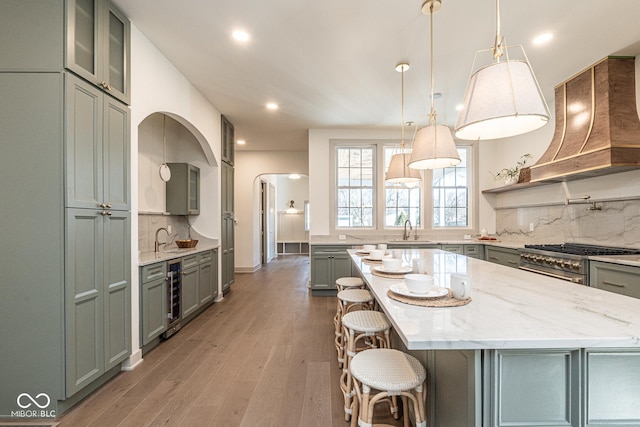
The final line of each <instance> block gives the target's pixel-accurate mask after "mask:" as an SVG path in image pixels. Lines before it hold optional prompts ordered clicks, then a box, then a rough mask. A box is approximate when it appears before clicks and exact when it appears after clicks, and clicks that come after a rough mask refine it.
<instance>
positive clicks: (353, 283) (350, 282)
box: [336, 277, 365, 292]
mask: <svg viewBox="0 0 640 427" xmlns="http://www.w3.org/2000/svg"><path fill="white" fill-rule="evenodd" d="M364 287H365V283H364V280H362V277H340V278H339V279H336V288H337V289H338V292H340V291H344V290H345V289H353V288H361V289H364Z"/></svg>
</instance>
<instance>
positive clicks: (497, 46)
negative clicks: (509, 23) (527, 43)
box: [493, 0, 504, 62]
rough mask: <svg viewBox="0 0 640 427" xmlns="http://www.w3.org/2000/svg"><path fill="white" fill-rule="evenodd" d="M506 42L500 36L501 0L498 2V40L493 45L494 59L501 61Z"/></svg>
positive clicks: (497, 0)
mask: <svg viewBox="0 0 640 427" xmlns="http://www.w3.org/2000/svg"><path fill="white" fill-rule="evenodd" d="M503 44H504V40H503V37H502V36H501V35H500V0H496V39H495V41H494V43H493V59H495V60H496V61H498V62H499V61H500V57H501V56H502V55H503V53H504V47H503Z"/></svg>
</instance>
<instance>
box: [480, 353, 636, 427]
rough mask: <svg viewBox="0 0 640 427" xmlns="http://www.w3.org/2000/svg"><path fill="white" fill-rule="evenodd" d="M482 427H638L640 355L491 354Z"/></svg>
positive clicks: (487, 369) (488, 354) (488, 364)
mask: <svg viewBox="0 0 640 427" xmlns="http://www.w3.org/2000/svg"><path fill="white" fill-rule="evenodd" d="M484 363H485V382H486V387H485V390H490V396H489V399H486V401H485V402H486V403H485V408H484V412H485V414H484V421H483V424H482V425H483V426H491V427H506V426H531V427H533V426H554V427H555V426H558V427H560V426H575V427H577V426H585V427H605V426H612V425H616V426H638V425H640V405H639V404H638V403H639V402H640V351H637V350H630V349H624V350H622V349H620V350H615V349H567V350H550V349H549V350H487V351H485V355H484Z"/></svg>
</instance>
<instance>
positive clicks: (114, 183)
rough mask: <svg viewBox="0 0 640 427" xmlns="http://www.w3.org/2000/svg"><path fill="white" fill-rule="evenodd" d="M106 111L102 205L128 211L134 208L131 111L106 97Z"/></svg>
mask: <svg viewBox="0 0 640 427" xmlns="http://www.w3.org/2000/svg"><path fill="white" fill-rule="evenodd" d="M103 108H104V122H103V159H104V166H103V172H104V177H103V182H104V200H103V202H104V203H106V204H107V208H109V209H116V210H129V209H130V208H131V192H130V188H131V185H130V163H131V161H130V158H131V149H130V143H129V141H130V140H131V138H130V135H129V133H130V128H131V126H130V121H131V115H130V114H129V107H127V106H126V105H124V104H122V103H121V102H118V101H116V100H115V99H113V98H110V97H108V96H105V97H104V107H103Z"/></svg>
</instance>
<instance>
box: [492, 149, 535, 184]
mask: <svg viewBox="0 0 640 427" xmlns="http://www.w3.org/2000/svg"><path fill="white" fill-rule="evenodd" d="M529 159H531V154H529V153H527V154H523V155H522V156H521V157H520V160H518V162H517V163H516V165H515V166H514V167H512V168H504V169H501V170H500V171H498V173H496V174H495V175H494V174H492V175H493V178H494V179H495V180H496V181H499V180H501V181H504V184H505V185H509V184H515V183H516V182H518V177H519V176H520V171H521V170H522V168H524V167H525V165H526V164H527V161H528V160H529Z"/></svg>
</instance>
